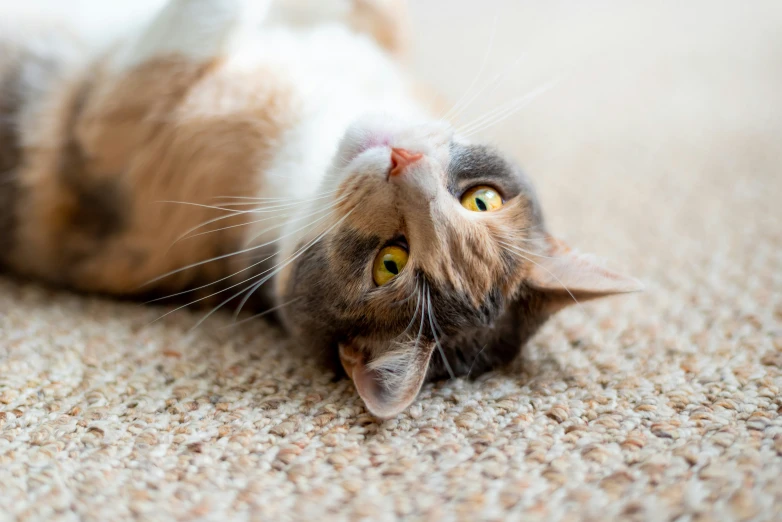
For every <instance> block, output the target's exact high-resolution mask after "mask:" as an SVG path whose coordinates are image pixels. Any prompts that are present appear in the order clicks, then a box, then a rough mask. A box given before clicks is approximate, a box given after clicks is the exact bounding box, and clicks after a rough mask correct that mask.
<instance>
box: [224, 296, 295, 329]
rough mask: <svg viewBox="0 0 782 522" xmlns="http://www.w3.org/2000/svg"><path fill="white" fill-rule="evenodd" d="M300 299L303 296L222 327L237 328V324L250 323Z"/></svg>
mask: <svg viewBox="0 0 782 522" xmlns="http://www.w3.org/2000/svg"><path fill="white" fill-rule="evenodd" d="M300 300H301V297H297V298H296V299H291V300H290V301H288V302H287V303H282V304H281V305H277V306H275V307H273V308H269V309H268V310H264V311H263V312H261V313H259V314H255V315H253V316H251V317H248V318H247V319H242V320H241V321H236V322H235V323H233V324H229V325H228V326H224V327H223V328H222V329H223V330H225V329H227V328H236V327H237V326H240V325H243V324H245V323H249V322H250V321H253V320H255V319H258V318H259V317H264V316H266V315H269V314H270V313H272V312H276V311H277V310H280V309H282V308H285V307H286V306H288V305H289V304H293V303H295V302H296V301H300Z"/></svg>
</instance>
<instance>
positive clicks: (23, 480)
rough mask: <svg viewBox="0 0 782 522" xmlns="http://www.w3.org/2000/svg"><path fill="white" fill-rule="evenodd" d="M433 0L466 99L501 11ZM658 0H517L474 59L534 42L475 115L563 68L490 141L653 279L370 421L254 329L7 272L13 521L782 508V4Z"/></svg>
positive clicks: (503, 61)
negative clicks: (625, 2) (651, 2)
mask: <svg viewBox="0 0 782 522" xmlns="http://www.w3.org/2000/svg"><path fill="white" fill-rule="evenodd" d="M422 4H427V3H422ZM431 4H434V5H430V6H428V7H427V6H425V5H422V6H421V8H420V10H421V11H420V12H418V13H417V14H416V16H417V19H416V20H417V22H416V23H418V24H419V27H442V29H438V30H440V31H441V33H442V34H441V38H440V39H435V40H436V41H432V39H427V40H426V45H425V44H424V43H422V42H418V43H417V45H418V46H419V48H420V49H422V50H421V51H420V52H419V53H418V54H417V55H416V58H415V60H416V64H417V68H418V69H419V70H420V71H421V75H422V76H423V77H424V78H425V79H430V80H432V81H434V82H436V83H438V84H439V85H440V86H441V87H442V88H443V90H444V91H445V92H446V94H449V95H451V96H453V97H454V99H458V98H459V97H460V96H461V95H462V94H463V89H464V88H465V87H466V86H467V85H468V84H469V83H470V80H471V77H472V75H474V74H475V73H476V72H477V71H478V70H479V66H480V59H481V57H482V56H483V53H484V52H485V49H486V47H485V46H486V42H487V40H488V38H487V36H488V31H489V29H491V16H487V15H484V16H483V18H476V16H477V13H476V12H475V6H474V3H469V4H470V5H468V3H466V2H455V3H454V4H453V5H454V7H453V9H454V12H453V13H452V16H453V20H452V21H451V22H449V23H446V22H443V21H442V20H440V18H438V17H442V16H443V15H442V12H441V10H442V2H432V3H431ZM449 5H450V4H449ZM660 5H661V6H663V7H659V6H658V8H657V9H656V10H654V11H652V10H651V8H649V9H648V10H647V11H644V10H643V8H639V7H637V6H636V7H632V8H630V7H624V8H621V7H619V6H618V7H617V8H616V9H615V10H612V11H611V12H610V13H609V12H605V13H598V14H594V13H593V14H592V15H591V16H588V17H587V16H583V17H582V16H579V15H580V14H584V13H585V12H586V11H584V10H585V9H586V8H580V7H576V6H573V7H572V9H573V10H575V11H574V13H575V14H568V13H571V11H568V12H567V13H563V12H562V11H552V9H554V8H553V7H551V8H550V7H541V6H540V5H538V6H532V5H527V4H525V3H523V2H522V3H518V4H517V3H512V4H511V3H509V2H506V3H502V4H501V7H502V9H504V11H501V12H502V13H503V16H502V17H500V20H499V23H498V25H497V29H496V34H497V35H498V36H497V39H496V41H495V44H494V45H495V47H494V49H495V50H494V52H493V53H492V54H491V55H490V56H491V58H490V60H489V62H488V66H487V68H486V70H487V71H491V74H488V73H486V74H485V76H486V79H487V80H488V79H490V78H491V76H493V75H494V74H495V73H496V72H497V71H501V70H503V69H504V68H505V67H507V66H508V65H509V64H511V63H512V62H513V59H514V58H515V57H516V56H517V52H518V49H519V48H525V49H529V50H530V51H529V53H530V56H531V57H530V58H529V59H528V60H527V61H526V62H524V66H523V67H521V68H519V69H513V70H512V71H513V72H512V74H511V75H510V76H511V80H512V81H510V83H508V82H505V83H502V84H500V85H499V86H498V87H497V92H496V93H493V94H492V95H491V96H485V95H482V96H480V97H479V98H480V99H479V101H478V102H476V103H475V104H474V105H473V106H471V107H470V110H469V111H467V113H466V115H465V116H464V117H463V118H464V120H463V121H464V122H469V121H470V119H471V118H474V117H478V116H480V115H481V114H484V113H485V111H486V110H488V109H491V108H494V107H496V106H497V99H501V100H503V99H512V97H513V96H512V94H513V93H516V94H518V93H519V92H523V89H524V88H527V89H529V88H531V87H532V86H534V83H535V81H536V79H541V78H546V77H550V76H551V73H552V72H561V71H566V72H570V73H573V75H572V77H571V78H570V79H569V80H566V81H563V82H562V83H561V84H559V85H558V86H557V87H555V88H554V89H553V90H552V91H551V92H550V93H548V94H547V95H545V96H543V97H541V98H540V100H539V101H536V102H535V104H533V105H532V106H530V107H529V108H528V109H525V111H524V112H522V113H519V115H517V116H515V117H513V118H510V119H508V120H506V121H504V122H502V123H500V124H498V125H496V126H494V127H492V128H491V129H488V130H487V131H486V133H485V134H484V135H485V136H488V137H489V138H491V139H492V140H493V141H495V142H497V143H498V144H499V145H500V146H502V147H505V148H510V150H513V151H514V152H515V154H516V156H517V157H518V158H519V161H520V162H521V163H522V164H523V165H524V166H525V167H526V169H527V170H528V171H529V172H530V174H531V176H532V177H533V179H535V180H536V182H537V184H538V187H539V190H540V193H541V197H542V199H543V204H544V209H545V210H546V211H547V214H548V216H549V221H550V227H551V228H552V230H554V231H555V232H557V233H559V234H560V235H561V236H562V237H563V238H564V239H566V240H567V241H568V242H569V243H571V244H572V245H574V246H576V247H579V248H581V249H582V250H589V251H593V252H596V253H598V254H600V255H601V256H605V257H607V258H609V259H611V260H612V261H614V262H615V263H616V264H618V265H619V266H620V267H622V268H624V269H625V270H626V271H628V272H629V273H632V274H633V275H634V276H637V277H639V278H640V279H642V280H643V281H644V282H645V283H646V285H647V289H646V291H645V292H643V293H641V294H635V295H631V296H624V297H618V298H612V299H607V300H604V301H601V302H595V303H589V304H583V305H574V306H572V307H570V308H569V309H567V310H565V311H563V312H562V313H560V314H559V315H557V316H556V317H555V318H554V319H553V320H552V321H550V322H549V323H548V324H547V325H546V326H545V327H544V328H543V330H542V331H541V332H540V333H539V335H537V336H536V337H535V338H534V339H533V341H532V342H531V343H530V344H529V345H528V346H526V347H525V349H524V350H523V352H522V354H521V355H520V357H519V358H518V360H517V362H516V363H515V364H514V365H513V366H512V367H510V368H507V369H505V370H503V371H498V372H495V373H491V374H487V375H484V376H481V377H479V378H477V379H475V380H468V379H457V380H454V381H448V382H441V383H437V384H434V385H429V386H427V387H425V388H424V390H423V391H422V393H421V395H420V397H419V399H418V400H417V401H416V402H415V403H414V405H413V406H412V407H411V408H409V410H407V411H406V412H405V413H403V414H401V415H399V416H398V417H397V418H396V419H393V420H389V421H386V422H379V421H377V420H375V419H374V418H372V417H371V416H370V415H369V414H367V413H366V411H365V410H364V408H363V406H362V404H361V401H360V400H359V398H358V396H357V395H356V393H355V392H354V390H353V387H352V384H351V383H350V382H349V381H340V382H333V379H332V376H331V375H330V374H328V373H326V372H325V371H324V370H323V369H322V368H320V367H319V366H317V365H316V364H315V363H314V362H313V361H312V359H311V358H310V357H308V356H307V355H306V352H303V351H302V349H301V348H300V347H297V346H294V345H292V343H291V342H290V341H288V340H287V339H286V337H285V336H284V334H283V333H282V332H280V331H278V330H276V329H275V328H274V327H271V326H269V325H268V324H266V323H264V322H262V321H259V322H252V323H248V324H244V325H241V326H239V327H234V326H232V321H231V317H230V316H229V315H224V316H218V317H216V318H215V319H214V320H213V321H211V322H209V323H208V324H207V325H205V326H204V327H202V328H200V329H198V330H196V331H190V328H191V327H192V326H193V325H194V324H195V323H196V322H197V321H198V319H199V318H200V317H201V316H202V312H198V311H191V312H182V313H176V314H173V315H170V316H167V317H165V318H164V319H162V320H160V321H157V322H153V321H154V320H155V319H157V318H158V317H160V316H161V315H162V314H163V313H165V312H166V311H167V310H169V308H165V307H144V306H141V305H137V304H134V303H122V302H116V301H110V300H104V299H98V298H92V297H82V296H77V295H72V294H68V293H64V292H59V291H55V290H51V289H47V288H43V287H40V286H36V285H34V284H27V283H19V282H15V281H13V280H11V279H8V278H6V279H0V520H11V519H16V518H18V519H19V520H49V519H55V518H57V519H63V520H77V519H81V520H96V521H107V520H127V519H131V518H137V519H148V520H290V519H295V520H331V519H334V520H395V519H399V518H408V519H411V520H468V521H471V520H498V521H499V520H541V521H554V520H601V521H602V520H653V521H656V520H660V521H662V520H681V521H690V520H692V521H696V520H697V521H705V520H780V519H782V480H780V478H782V391H781V390H782V210H780V208H781V207H780V197H781V196H782V146H781V143H780V137H782V97H781V96H780V93H781V92H782V66H781V65H780V64H782V35H781V33H782V32H780V31H779V30H778V29H779V27H780V21H782V16H780V12H779V8H778V7H777V6H776V5H775V3H773V2H772V3H762V2H758V3H752V4H751V7H750V6H749V4H744V5H742V6H734V7H730V6H729V5H728V4H724V5H723V4H720V3H719V2H717V3H709V4H704V6H701V7H703V9H702V10H696V9H691V10H688V9H686V8H682V7H674V6H673V4H671V5H668V4H664V3H663V4H660ZM471 6H472V7H471ZM664 6H667V7H664ZM715 6H716V7H715ZM470 9H472V11H470ZM579 9H580V10H581V11H579ZM590 13H592V11H590ZM470 17H473V18H476V19H488V22H487V23H485V24H483V25H485V26H486V27H484V28H482V29H480V28H476V29H475V31H474V32H470V31H466V32H464V31H465V29H464V27H465V26H464V24H465V23H466V21H467V20H470ZM437 20H440V21H441V23H440V25H437V24H436V23H435V22H436V21H437ZM458 20H462V26H461V31H463V34H464V35H466V36H464V37H463V38H466V41H465V43H464V48H465V53H464V57H463V59H462V61H460V62H459V63H458V64H457V63H456V62H454V61H453V60H454V59H453V50H452V49H450V50H449V49H448V48H447V45H446V43H443V42H450V45H454V42H456V41H459V38H458V34H459V33H458V32H459V30H460V26H459V25H458V23H457V22H456V21H458ZM509 24H510V25H509ZM482 27H483V26H482ZM661 28H664V29H665V31H660V29H661ZM473 33H474V34H473ZM417 34H421V31H419V32H418V33H417ZM428 35H429V36H431V32H430V33H428ZM663 35H664V36H663ZM727 35H730V36H727ZM421 38H423V36H421ZM449 52H450V53H451V54H449ZM449 75H450V76H449ZM459 75H461V76H459ZM427 77H428V78H427ZM515 80H518V81H515ZM514 82H515V83H514ZM506 95H508V96H506Z"/></svg>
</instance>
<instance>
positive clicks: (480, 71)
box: [440, 13, 500, 121]
mask: <svg viewBox="0 0 782 522" xmlns="http://www.w3.org/2000/svg"><path fill="white" fill-rule="evenodd" d="M499 19H500V15H499V13H496V14H495V15H494V21H493V22H492V29H491V36H490V37H489V46H488V47H487V48H486V54H484V55H483V61H482V62H481V66H480V68H479V69H478V74H476V75H475V78H473V80H472V83H470V86H469V87H467V90H466V91H464V94H463V95H462V97H461V98H460V99H459V101H457V102H456V103H455V104H454V105H453V107H451V108H450V109H448V111H447V112H446V113H445V114H443V115H442V116H440V119H441V120H448V121H451V120H453V116H455V115H456V114H458V112H460V111H461V109H462V105H463V104H464V101H465V100H466V99H467V97H468V96H469V95H470V93H471V92H472V90H473V88H474V87H475V84H476V83H478V80H480V78H481V75H482V74H483V70H484V69H485V68H486V64H487V63H488V62H489V56H490V55H491V51H492V48H493V47H494V37H495V36H497V22H498V21H499ZM465 108H466V107H465ZM452 113H455V114H453V115H452Z"/></svg>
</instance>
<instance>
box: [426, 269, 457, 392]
mask: <svg viewBox="0 0 782 522" xmlns="http://www.w3.org/2000/svg"><path fill="white" fill-rule="evenodd" d="M424 288H426V301H427V309H428V311H429V314H428V315H429V326H430V327H431V328H432V335H433V336H434V342H435V345H436V346H437V349H438V350H439V352H440V357H442V358H443V364H445V369H446V370H448V375H450V376H451V379H453V378H454V377H456V375H454V373H453V370H452V369H451V365H450V364H449V363H448V358H447V357H446V356H445V350H443V345H442V344H440V339H439V338H438V337H437V330H438V329H439V328H436V327H435V325H436V319H435V317H434V313H433V311H432V295H431V294H430V292H429V285H428V284H427V283H426V281H424Z"/></svg>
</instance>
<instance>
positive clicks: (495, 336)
mask: <svg viewBox="0 0 782 522" xmlns="http://www.w3.org/2000/svg"><path fill="white" fill-rule="evenodd" d="M307 6H308V7H309V8H308V9H302V1H301V0H298V1H295V0H288V1H284V0H279V1H277V2H261V1H258V2H252V1H249V0H248V1H244V2H243V1H240V0H170V1H169V2H168V4H167V5H166V6H165V7H164V9H163V10H162V11H161V12H160V13H159V14H157V16H156V18H155V19H154V20H153V22H152V23H151V24H150V25H149V26H148V27H146V28H145V29H144V30H143V31H141V32H140V33H139V34H135V35H129V36H128V38H126V39H125V40H124V43H122V44H121V45H119V46H117V47H116V48H114V49H113V50H112V51H111V52H109V53H104V54H102V55H100V56H93V55H90V53H89V51H85V50H82V49H81V48H80V47H79V46H78V45H76V44H71V43H70V41H69V40H67V39H57V38H55V37H54V36H53V35H52V34H50V33H49V34H47V35H46V36H41V37H36V36H35V35H34V34H31V33H29V32H24V31H20V34H22V36H16V37H14V36H11V35H10V33H9V32H7V31H3V33H2V34H3V36H1V37H0V52H2V54H0V175H4V176H6V177H7V179H4V180H0V248H1V250H0V263H2V265H3V266H4V267H5V268H6V269H8V270H10V271H13V272H16V273H18V274H21V275H25V276H32V277H35V278H38V279H42V280H45V281H48V282H49V283H53V284H57V285H63V286H67V287H70V288H73V289H77V290H81V291H89V292H99V293H105V294H114V295H126V296H140V295H146V294H149V293H150V292H156V293H158V294H160V295H166V296H169V295H171V294H175V295H179V294H183V295H188V296H196V297H191V299H190V300H191V301H192V302H202V303H203V302H212V303H214V304H216V305H217V306H215V307H214V309H217V308H220V307H222V306H223V305H229V304H230V305H232V306H242V307H245V305H247V306H250V307H257V306H259V305H258V303H256V299H255V298H257V297H258V296H261V297H263V299H260V301H261V302H262V303H265V305H263V306H266V307H267V309H268V310H273V311H275V312H276V313H277V314H278V315H279V318H280V320H281V321H282V324H283V325H284V326H285V328H286V329H287V331H288V332H289V333H290V335H292V336H293V337H294V338H295V339H297V340H298V341H300V342H301V343H305V344H306V345H307V346H310V347H311V348H312V350H313V353H314V354H323V353H325V354H334V355H336V354H337V353H338V355H339V358H340V360H341V362H342V366H343V368H344V370H345V372H346V373H347V375H348V376H349V377H350V378H351V379H352V380H353V382H354V383H355V387H356V389H357V391H358V393H359V394H360V395H361V397H362V398H363V400H364V402H365V404H366V406H367V408H368V409H369V410H370V411H371V412H372V413H374V414H375V415H377V416H379V417H391V416H394V415H396V414H397V413H399V412H401V411H402V410H404V409H405V408H406V407H407V406H408V405H409V404H410V403H411V402H412V401H413V400H414V399H415V397H416V395H417V393H418V391H419V389H420V388H421V386H422V384H423V383H424V382H425V381H428V380H435V379H442V378H446V377H449V376H450V377H453V376H458V375H465V374H468V373H470V374H472V375H477V374H480V373H483V372H486V371H488V370H491V369H493V368H495V367H496V366H498V365H500V364H504V363H507V362H509V361H511V360H512V359H513V358H514V357H515V356H516V355H517V354H518V353H519V351H520V349H521V346H522V345H523V344H524V343H525V342H526V341H527V340H528V339H529V337H530V336H531V335H532V334H533V333H534V332H535V331H536V329H537V328H538V327H539V326H540V325H541V324H542V323H543V322H544V321H545V320H546V319H547V318H548V317H549V316H550V315H551V314H552V313H554V312H556V311H557V310H559V309H561V308H562V307H564V306H566V305H567V304H569V303H571V302H574V301H575V300H576V299H577V300H580V301H583V300H586V299H591V298H595V297H601V296H606V295H611V294H616V293H620V292H629V291H634V290H637V289H639V284H638V282H637V281H636V280H634V279H632V278H628V277H625V276H622V275H619V274H616V273H613V272H610V271H607V270H605V269H602V268H600V267H598V266H596V265H595V264H593V263H591V262H590V261H589V260H588V259H587V258H585V257H583V256H579V255H577V254H576V253H574V252H573V251H571V250H569V249H568V248H567V247H566V246H564V245H563V244H562V243H560V242H558V241H556V240H554V239H553V238H552V237H551V236H550V235H549V233H548V232H547V230H546V228H545V224H544V220H543V214H542V211H541V208H540V205H539V203H538V200H537V198H536V196H535V192H534V190H533V187H532V185H531V183H530V180H529V179H528V178H527V177H526V176H525V175H524V174H523V173H522V172H521V170H519V168H518V167H517V166H516V165H515V164H514V163H513V162H512V161H511V160H510V159H508V157H506V156H505V155H504V154H502V153H500V152H498V151H496V150H493V149H491V148H489V147H487V146H484V145H480V144H476V143H472V142H470V141H469V139H468V138H467V137H466V135H461V134H460V132H459V131H458V130H455V129H453V128H452V127H451V126H450V125H449V124H448V123H447V122H445V121H443V120H442V119H440V118H439V117H438V116H437V115H436V114H435V113H434V111H433V109H432V108H431V107H430V106H429V104H427V102H425V101H424V100H423V99H422V97H421V96H420V91H419V90H418V89H417V88H416V86H415V85H414V83H413V82H412V80H411V79H410V78H409V77H408V76H406V75H405V73H404V72H403V70H402V68H401V67H400V65H399V64H398V63H397V59H396V56H397V54H398V52H399V47H400V45H401V43H402V42H403V40H404V38H403V33H402V31H403V29H404V25H405V24H404V15H403V5H401V2H395V1H394V0H340V1H334V2H330V3H323V2H310V3H309V4H307ZM251 298H252V299H251ZM215 300H216V301H215ZM262 310H263V308H260V309H258V310H255V311H262Z"/></svg>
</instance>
